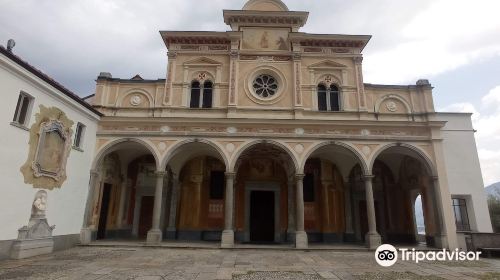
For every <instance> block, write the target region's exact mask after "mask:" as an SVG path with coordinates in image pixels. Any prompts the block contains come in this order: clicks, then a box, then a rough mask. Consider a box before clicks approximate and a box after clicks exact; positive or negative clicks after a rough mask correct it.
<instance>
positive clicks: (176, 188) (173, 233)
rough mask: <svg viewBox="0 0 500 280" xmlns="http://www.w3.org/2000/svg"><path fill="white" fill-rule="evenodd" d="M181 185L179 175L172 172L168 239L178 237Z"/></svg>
mask: <svg viewBox="0 0 500 280" xmlns="http://www.w3.org/2000/svg"><path fill="white" fill-rule="evenodd" d="M180 187H181V184H180V182H179V175H177V174H172V197H171V199H170V212H169V216H168V226H167V239H175V238H176V237H177V208H178V207H177V205H178V203H179V192H180Z"/></svg>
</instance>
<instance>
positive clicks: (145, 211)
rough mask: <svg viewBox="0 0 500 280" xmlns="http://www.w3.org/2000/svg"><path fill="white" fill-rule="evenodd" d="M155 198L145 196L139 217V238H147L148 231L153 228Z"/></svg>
mask: <svg viewBox="0 0 500 280" xmlns="http://www.w3.org/2000/svg"><path fill="white" fill-rule="evenodd" d="M154 201H155V197H154V196H143V197H142V200H141V211H140V216H139V238H146V236H147V235H148V231H149V230H150V229H151V227H152V226H153V218H152V217H153V205H154Z"/></svg>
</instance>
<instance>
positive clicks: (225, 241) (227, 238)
mask: <svg viewBox="0 0 500 280" xmlns="http://www.w3.org/2000/svg"><path fill="white" fill-rule="evenodd" d="M220 247H221V248H233V247H234V231H232V230H225V231H223V232H222V239H221V242H220Z"/></svg>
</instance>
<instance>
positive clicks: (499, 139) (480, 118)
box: [439, 86, 500, 186]
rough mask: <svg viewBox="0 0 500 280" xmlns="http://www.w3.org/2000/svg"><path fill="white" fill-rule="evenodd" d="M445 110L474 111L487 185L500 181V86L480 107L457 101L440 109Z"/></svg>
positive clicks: (474, 122) (479, 150)
mask: <svg viewBox="0 0 500 280" xmlns="http://www.w3.org/2000/svg"><path fill="white" fill-rule="evenodd" d="M439 111H443V112H462V113H473V115H472V122H473V125H474V128H475V129H476V130H477V133H476V141H477V146H478V154H479V160H480V162H481V169H482V171H483V179H484V182H485V185H486V186H488V185H490V184H493V183H496V182H500V145H499V144H498V143H500V86H497V87H495V88H493V89H492V90H490V91H489V93H488V94H486V95H485V96H484V97H483V98H482V99H481V105H480V109H479V110H477V109H476V108H475V106H474V105H473V104H471V103H455V104H451V105H449V106H447V107H445V108H442V109H440V110H439Z"/></svg>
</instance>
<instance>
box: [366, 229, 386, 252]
mask: <svg viewBox="0 0 500 280" xmlns="http://www.w3.org/2000/svg"><path fill="white" fill-rule="evenodd" d="M365 240H366V246H367V247H368V248H369V249H372V250H376V249H377V248H378V246H380V245H382V238H381V237H380V234H378V233H376V232H375V233H367V234H366V235H365Z"/></svg>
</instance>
